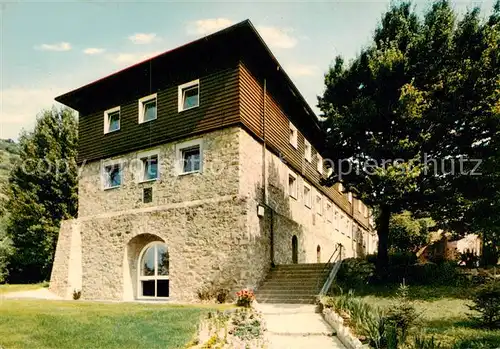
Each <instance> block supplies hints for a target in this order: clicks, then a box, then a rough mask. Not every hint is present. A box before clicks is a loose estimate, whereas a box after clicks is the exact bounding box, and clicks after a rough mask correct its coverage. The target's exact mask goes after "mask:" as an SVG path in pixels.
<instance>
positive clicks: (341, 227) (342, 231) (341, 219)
mask: <svg viewBox="0 0 500 349" xmlns="http://www.w3.org/2000/svg"><path fill="white" fill-rule="evenodd" d="M344 218H345V216H344V215H343V214H342V213H341V214H340V221H339V230H340V232H341V233H342V235H346V233H345V231H344V228H345V223H344Z"/></svg>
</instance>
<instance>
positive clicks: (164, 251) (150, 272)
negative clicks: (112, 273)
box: [137, 241, 170, 298]
mask: <svg viewBox="0 0 500 349" xmlns="http://www.w3.org/2000/svg"><path fill="white" fill-rule="evenodd" d="M137 269H138V277H137V279H138V287H137V291H138V294H137V298H167V297H168V296H169V293H170V292H169V254H168V248H167V246H166V245H165V244H164V243H162V242H158V241H155V242H152V243H150V244H148V245H146V247H144V249H143V250H142V252H141V254H140V255H139V265H138V268H137Z"/></svg>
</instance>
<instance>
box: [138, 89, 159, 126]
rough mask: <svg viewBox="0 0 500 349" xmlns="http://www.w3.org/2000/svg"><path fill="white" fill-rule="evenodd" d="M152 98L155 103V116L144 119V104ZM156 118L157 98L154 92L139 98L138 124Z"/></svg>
mask: <svg viewBox="0 0 500 349" xmlns="http://www.w3.org/2000/svg"><path fill="white" fill-rule="evenodd" d="M152 100H154V101H155V103H156V115H155V118H154V119H151V120H144V104H145V103H147V102H151V101H152ZM156 119H158V98H157V95H156V93H153V94H152V95H149V96H145V97H142V98H139V124H143V123H145V122H150V121H153V120H156Z"/></svg>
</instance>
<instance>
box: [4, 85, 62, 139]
mask: <svg viewBox="0 0 500 349" xmlns="http://www.w3.org/2000/svg"><path fill="white" fill-rule="evenodd" d="M68 90H69V88H66V87H50V86H48V87H12V88H7V89H3V90H0V138H13V139H17V137H18V136H19V131H20V130H21V129H23V128H24V129H27V130H30V129H32V128H33V126H34V124H35V120H36V116H37V114H38V113H40V112H41V111H42V110H43V109H49V108H51V107H52V105H53V104H56V103H57V102H55V101H54V98H55V97H57V96H59V95H61V94H62V93H64V92H67V91H68Z"/></svg>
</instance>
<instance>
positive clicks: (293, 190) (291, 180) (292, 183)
mask: <svg viewBox="0 0 500 349" xmlns="http://www.w3.org/2000/svg"><path fill="white" fill-rule="evenodd" d="M288 194H289V195H290V196H291V197H292V198H294V199H297V176H296V175H295V174H293V173H289V174H288Z"/></svg>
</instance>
